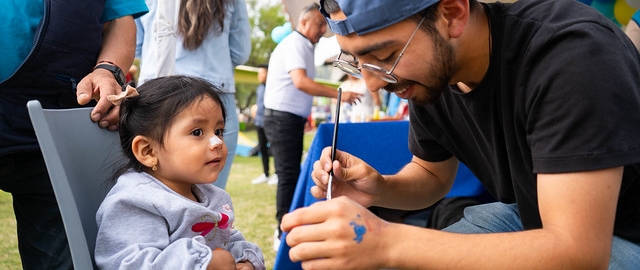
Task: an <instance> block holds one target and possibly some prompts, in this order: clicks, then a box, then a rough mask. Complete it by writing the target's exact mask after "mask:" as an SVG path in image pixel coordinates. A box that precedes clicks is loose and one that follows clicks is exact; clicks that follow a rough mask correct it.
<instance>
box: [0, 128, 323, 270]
mask: <svg viewBox="0 0 640 270" xmlns="http://www.w3.org/2000/svg"><path fill="white" fill-rule="evenodd" d="M243 133H245V135H247V137H249V138H250V139H252V140H254V141H257V139H256V138H257V136H256V133H255V131H244V132H243ZM314 135H315V130H314V131H312V132H307V133H306V135H305V140H304V149H309V145H310V144H311V140H312V139H313V136H314ZM261 164H262V163H261V161H260V157H257V156H256V157H241V156H236V157H235V159H234V161H233V165H232V167H231V174H230V176H229V182H228V184H227V191H228V192H229V194H231V198H232V199H233V204H234V208H235V214H236V222H235V223H234V226H235V228H236V229H238V230H240V231H241V232H242V234H243V235H244V237H245V238H246V239H247V240H248V241H251V242H254V243H256V244H258V245H259V246H260V247H261V248H262V252H263V253H264V259H265V264H266V265H267V269H273V264H274V262H275V256H276V253H275V251H273V231H274V230H275V229H276V220H275V213H276V209H275V204H276V186H269V185H267V184H260V185H253V184H251V180H252V179H254V178H255V177H257V176H259V175H260V174H261V173H262V165H261ZM270 164H271V168H272V169H271V172H272V173H273V171H274V170H273V158H272V159H271V163H270ZM0 269H5V270H13V269H15V270H18V269H22V265H21V263H20V255H19V254H18V241H17V237H16V222H15V217H14V215H13V207H12V200H11V194H9V193H6V192H1V191H0Z"/></svg>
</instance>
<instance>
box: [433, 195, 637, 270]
mask: <svg viewBox="0 0 640 270" xmlns="http://www.w3.org/2000/svg"><path fill="white" fill-rule="evenodd" d="M522 230H524V229H523V227H522V222H521V221H520V213H519V211H518V206H517V205H516V204H504V203H500V202H496V203H489V204H482V205H476V206H469V207H467V208H465V210H464V218H462V219H461V220H460V221H459V222H457V223H455V224H453V225H451V226H449V227H447V228H444V229H443V231H447V232H456V233H466V234H480V233H497V232H517V231H522ZM638 266H640V244H636V243H633V242H630V241H628V240H625V239H623V238H620V237H617V236H613V245H612V247H611V261H610V262H609V269H638Z"/></svg>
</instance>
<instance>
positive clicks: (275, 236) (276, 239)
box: [273, 229, 280, 252]
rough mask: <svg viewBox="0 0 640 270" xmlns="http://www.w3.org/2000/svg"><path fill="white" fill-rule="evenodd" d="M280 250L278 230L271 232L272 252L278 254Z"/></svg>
mask: <svg viewBox="0 0 640 270" xmlns="http://www.w3.org/2000/svg"><path fill="white" fill-rule="evenodd" d="M278 249H280V237H278V229H276V230H275V231H274V232H273V250H274V251H275V252H278Z"/></svg>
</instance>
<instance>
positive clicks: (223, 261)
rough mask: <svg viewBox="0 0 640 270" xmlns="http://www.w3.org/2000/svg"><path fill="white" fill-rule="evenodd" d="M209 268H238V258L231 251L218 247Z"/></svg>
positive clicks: (208, 269)
mask: <svg viewBox="0 0 640 270" xmlns="http://www.w3.org/2000/svg"><path fill="white" fill-rule="evenodd" d="M207 270H236V260H235V259H234V258H233V256H232V255H231V253H230V252H229V251H226V250H224V249H217V248H216V249H215V250H213V253H212V254H211V261H210V262H209V265H208V266H207Z"/></svg>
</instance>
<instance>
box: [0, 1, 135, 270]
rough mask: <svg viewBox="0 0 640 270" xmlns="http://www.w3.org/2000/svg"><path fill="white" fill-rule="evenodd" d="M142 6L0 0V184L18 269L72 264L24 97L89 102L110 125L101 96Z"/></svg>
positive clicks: (115, 79)
mask: <svg viewBox="0 0 640 270" xmlns="http://www.w3.org/2000/svg"><path fill="white" fill-rule="evenodd" d="M146 11H147V8H146V6H145V4H144V2H143V1H141V0H133V1H132V0H109V1H106V2H105V1H81V3H80V2H79V1H74V0H62V1H51V0H44V1H41V0H39V1H36V0H21V1H0V51H2V53H3V56H2V65H0V188H1V189H2V190H3V191H6V192H9V193H11V195H12V197H13V209H14V213H15V216H16V225H17V234H18V248H19V250H20V258H21V260H22V267H23V269H72V268H73V263H72V260H71V254H70V251H69V245H68V242H67V237H66V233H65V229H64V226H63V222H62V218H61V216H60V210H59V208H58V204H57V202H56V198H55V195H54V193H53V189H52V187H51V182H50V179H49V175H48V173H47V168H46V166H45V163H44V159H43V157H42V154H41V152H40V147H39V145H38V141H37V138H36V135H35V133H34V131H33V126H32V125H31V121H30V119H29V114H28V111H27V107H26V105H27V102H28V101H29V100H39V101H40V103H41V104H42V106H43V107H44V108H47V109H63V108H74V107H81V106H82V105H87V104H88V105H91V106H95V108H94V109H93V110H92V111H91V114H90V118H91V120H92V121H94V122H96V123H97V124H98V125H99V126H100V127H101V128H107V129H109V130H116V129H117V128H118V108H117V106H116V107H114V106H113V104H111V103H110V102H109V101H108V100H107V99H106V96H107V95H111V94H117V93H120V92H122V85H124V83H125V81H124V73H123V72H122V69H121V68H125V69H126V68H128V67H129V66H131V63H132V62H133V56H134V48H135V47H134V46H135V24H134V22H133V19H134V17H137V16H140V15H142V14H144V13H145V12H146ZM92 100H99V101H98V102H97V103H94V102H91V101H92ZM95 154H96V157H98V156H99V155H100V153H95Z"/></svg>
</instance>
